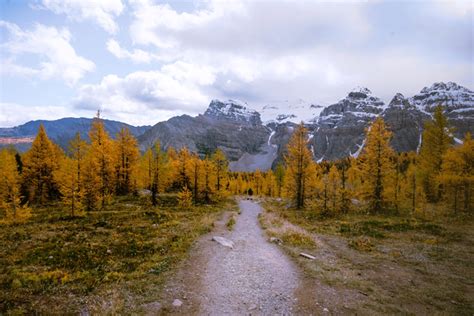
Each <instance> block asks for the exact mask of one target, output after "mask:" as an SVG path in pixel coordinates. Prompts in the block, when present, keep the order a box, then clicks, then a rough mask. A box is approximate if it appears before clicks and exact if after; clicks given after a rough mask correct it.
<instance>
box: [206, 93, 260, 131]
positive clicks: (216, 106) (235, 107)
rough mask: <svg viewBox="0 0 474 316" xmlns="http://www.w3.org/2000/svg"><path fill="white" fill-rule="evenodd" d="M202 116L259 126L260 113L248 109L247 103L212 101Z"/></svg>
mask: <svg viewBox="0 0 474 316" xmlns="http://www.w3.org/2000/svg"><path fill="white" fill-rule="evenodd" d="M204 116H207V117H212V118H215V119H220V120H222V119H223V120H232V121H236V122H243V123H250V124H252V125H259V124H261V120H260V113H258V112H257V111H255V110H253V109H250V108H248V105H247V103H245V102H241V101H237V100H227V101H220V100H217V99H215V100H212V101H211V103H210V104H209V107H208V108H207V110H206V112H204Z"/></svg>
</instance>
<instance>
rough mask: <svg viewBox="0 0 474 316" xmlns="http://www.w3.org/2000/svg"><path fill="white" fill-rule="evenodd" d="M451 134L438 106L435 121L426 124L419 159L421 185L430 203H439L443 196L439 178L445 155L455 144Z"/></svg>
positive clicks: (434, 116)
mask: <svg viewBox="0 0 474 316" xmlns="http://www.w3.org/2000/svg"><path fill="white" fill-rule="evenodd" d="M451 134H452V131H451V129H450V128H449V127H448V120H447V119H446V117H445V116H444V115H443V109H442V107H441V106H437V107H436V109H435V112H434V115H433V120H432V121H428V122H426V124H425V130H424V131H423V137H422V140H423V143H422V145H421V149H420V155H419V159H418V162H419V168H420V169H419V170H420V176H421V184H422V186H423V189H424V190H425V193H426V197H427V199H428V201H429V202H437V201H438V200H439V199H440V197H441V195H442V188H441V186H440V183H439V181H438V176H439V174H440V171H441V166H442V164H443V155H444V154H445V153H446V151H447V150H448V148H449V147H450V146H451V144H452V143H453V138H452V136H451Z"/></svg>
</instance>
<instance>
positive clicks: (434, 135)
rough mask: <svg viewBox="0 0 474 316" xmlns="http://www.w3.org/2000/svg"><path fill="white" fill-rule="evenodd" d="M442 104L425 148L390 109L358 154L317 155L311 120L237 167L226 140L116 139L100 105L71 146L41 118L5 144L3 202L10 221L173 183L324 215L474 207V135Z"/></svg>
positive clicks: (152, 191) (184, 202)
mask: <svg viewBox="0 0 474 316" xmlns="http://www.w3.org/2000/svg"><path fill="white" fill-rule="evenodd" d="M452 133H453V130H452V129H451V128H450V127H449V125H448V121H447V119H446V117H445V116H444V115H443V111H442V108H441V107H438V108H437V109H436V111H435V112H434V116H433V119H432V120H431V121H428V122H426V124H425V128H424V131H423V134H422V144H421V147H420V150H419V152H409V153H396V152H395V151H394V150H393V148H391V146H390V139H391V136H392V133H391V132H390V131H389V129H388V128H387V126H386V125H385V123H384V121H383V119H382V118H377V119H376V120H375V121H374V122H373V123H372V124H371V125H370V126H369V128H367V130H366V138H365V143H364V148H363V150H362V152H361V154H360V155H359V156H358V157H347V158H344V159H341V160H338V161H332V162H326V161H325V162H321V163H317V162H315V161H314V159H313V155H312V153H311V151H310V150H309V137H308V130H307V129H306V128H305V126H304V124H303V123H302V124H300V125H299V126H297V128H296V129H295V131H294V133H293V134H292V136H291V138H290V141H289V143H288V145H287V148H286V153H285V159H284V163H283V164H279V165H277V166H276V168H275V169H274V170H268V171H266V172H262V171H259V170H257V171H255V172H229V170H228V161H227V159H226V157H225V155H224V153H223V152H222V151H221V150H219V149H218V150H217V151H216V152H214V153H213V154H212V155H210V156H206V157H200V156H198V155H197V154H196V153H192V152H190V151H188V149H186V148H185V147H183V148H181V149H179V150H175V149H174V148H172V147H170V148H168V149H167V150H166V151H164V150H163V149H162V147H161V145H160V143H159V142H156V143H155V144H154V146H152V147H151V148H149V149H148V150H147V151H146V152H144V153H143V154H140V151H139V148H138V144H137V141H136V139H135V138H134V137H133V135H131V134H130V132H129V131H128V129H126V128H124V129H122V130H120V132H119V133H118V134H117V135H116V137H115V139H112V138H111V137H110V135H108V133H107V131H106V130H105V128H104V124H103V122H102V120H101V118H100V115H99V114H98V115H97V117H96V118H95V119H94V120H93V123H92V126H91V129H90V131H89V139H90V140H89V141H88V142H87V141H85V140H84V139H81V137H80V134H79V133H78V134H76V136H75V138H74V139H73V140H72V141H71V142H70V144H69V148H68V150H67V151H66V152H64V151H63V150H62V149H60V147H59V146H58V145H56V144H55V143H54V142H52V141H51V140H50V139H49V138H48V136H47V134H46V132H45V129H44V127H43V126H40V128H39V131H38V134H37V135H36V138H35V140H34V141H33V143H32V146H31V148H30V149H29V150H28V151H27V152H26V153H25V154H23V155H20V154H19V153H17V152H16V151H15V150H14V149H3V150H1V151H0V208H1V209H3V210H4V212H5V218H6V220H7V221H13V222H17V221H18V222H19V221H23V220H25V219H27V218H28V217H29V216H31V208H30V206H38V205H45V204H48V203H51V202H55V201H61V202H62V203H63V204H64V206H65V207H67V209H68V210H69V212H70V214H71V215H72V216H75V215H78V214H79V213H82V212H90V211H98V210H101V209H103V208H104V207H105V206H106V205H107V204H108V203H109V202H110V201H111V199H112V198H113V197H114V196H121V195H130V194H138V193H139V192H140V191H142V192H144V193H146V195H149V198H150V203H151V204H152V205H154V206H155V205H158V203H159V197H160V195H161V194H163V193H166V192H175V193H177V194H178V201H179V204H180V205H181V206H182V207H189V206H190V205H192V204H205V203H212V202H214V201H218V200H219V199H221V198H222V197H223V196H225V195H229V194H234V195H242V194H255V195H261V196H271V197H282V198H289V199H291V201H293V205H294V207H295V208H296V209H302V208H308V209H313V210H315V211H318V212H320V213H321V214H325V215H335V214H338V213H347V212H350V211H352V210H361V209H362V210H366V211H368V212H370V213H383V212H388V211H393V212H398V213H400V212H410V213H412V214H414V213H416V212H426V211H430V210H436V209H439V208H443V209H450V210H452V211H453V212H461V211H463V212H472V210H473V202H472V193H473V192H472V191H473V187H474V185H473V182H474V172H473V170H474V141H473V140H472V139H471V135H470V134H466V136H465V138H464V140H463V142H462V144H460V145H457V146H455V142H454V137H453V134H452Z"/></svg>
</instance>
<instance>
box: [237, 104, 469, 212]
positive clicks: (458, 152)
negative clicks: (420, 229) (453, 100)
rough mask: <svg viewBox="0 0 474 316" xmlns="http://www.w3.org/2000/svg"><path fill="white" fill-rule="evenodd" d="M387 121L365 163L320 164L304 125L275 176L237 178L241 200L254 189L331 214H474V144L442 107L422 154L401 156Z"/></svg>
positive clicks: (373, 135)
mask: <svg viewBox="0 0 474 316" xmlns="http://www.w3.org/2000/svg"><path fill="white" fill-rule="evenodd" d="M391 137H392V132H391V131H390V130H389V128H388V127H387V126H386V125H385V122H384V121H383V119H382V118H380V117H379V118H377V119H376V120H375V121H374V122H373V123H372V124H371V125H370V126H369V127H368V128H367V129H366V138H365V142H364V147H363V150H362V151H361V154H360V155H359V156H358V157H347V158H344V159H340V160H337V161H332V162H330V161H323V162H321V163H316V162H315V161H314V159H313V155H312V153H311V151H310V149H309V148H310V146H309V137H308V130H307V129H306V128H305V126H304V124H303V123H302V124H300V125H299V126H298V127H297V128H296V129H295V131H294V133H293V134H292V136H291V138H290V141H289V143H288V145H287V150H286V154H285V160H284V164H280V165H278V166H277V167H276V169H275V170H274V171H271V170H270V171H267V172H265V173H262V172H260V171H256V172H254V173H248V174H245V173H233V174H231V176H232V180H231V190H232V193H233V194H242V193H245V192H246V190H248V189H249V188H251V189H252V190H253V192H255V193H256V194H260V195H267V196H274V197H286V198H290V199H291V200H292V201H293V205H294V207H295V208H296V209H302V208H308V209H312V210H315V211H318V212H320V213H321V214H325V215H335V214H339V213H347V212H350V211H354V210H362V211H367V212H369V213H372V214H375V213H387V212H394V213H402V212H403V213H411V214H416V213H420V212H436V211H441V210H443V211H445V212H446V211H448V212H449V211H452V212H454V213H458V212H469V213H472V212H473V200H472V194H473V190H474V141H473V140H472V138H471V135H470V134H469V133H467V134H466V135H465V138H464V140H463V141H462V144H458V145H456V144H455V141H454V137H453V129H452V128H451V127H450V126H449V124H448V121H447V119H446V117H445V116H444V114H443V109H442V107H441V106H439V107H437V108H436V110H435V112H434V115H433V119H432V120H430V121H427V122H426V123H425V127H424V131H423V134H422V143H421V147H420V149H419V151H418V152H408V153H397V152H396V151H395V150H394V149H393V148H392V147H391V146H390V139H391Z"/></svg>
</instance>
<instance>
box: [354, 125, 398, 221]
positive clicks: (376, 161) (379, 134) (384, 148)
mask: <svg viewBox="0 0 474 316" xmlns="http://www.w3.org/2000/svg"><path fill="white" fill-rule="evenodd" d="M366 133H367V136H366V141H365V146H364V150H363V153H362V155H361V157H360V159H361V171H362V173H361V176H362V179H363V181H364V183H363V187H362V193H363V197H364V198H365V199H366V201H368V203H369V211H370V212H372V213H376V212H380V211H382V210H383V209H384V207H385V201H386V194H387V192H386V191H387V185H388V182H389V177H390V176H391V175H392V173H393V161H392V157H393V155H394V151H393V149H392V148H391V147H390V138H391V136H392V133H391V132H390V131H389V130H388V129H387V128H386V126H385V123H384V121H383V119H382V118H381V117H378V118H377V119H375V121H374V122H373V123H372V124H371V125H370V127H369V128H368V129H367V132H366Z"/></svg>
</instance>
